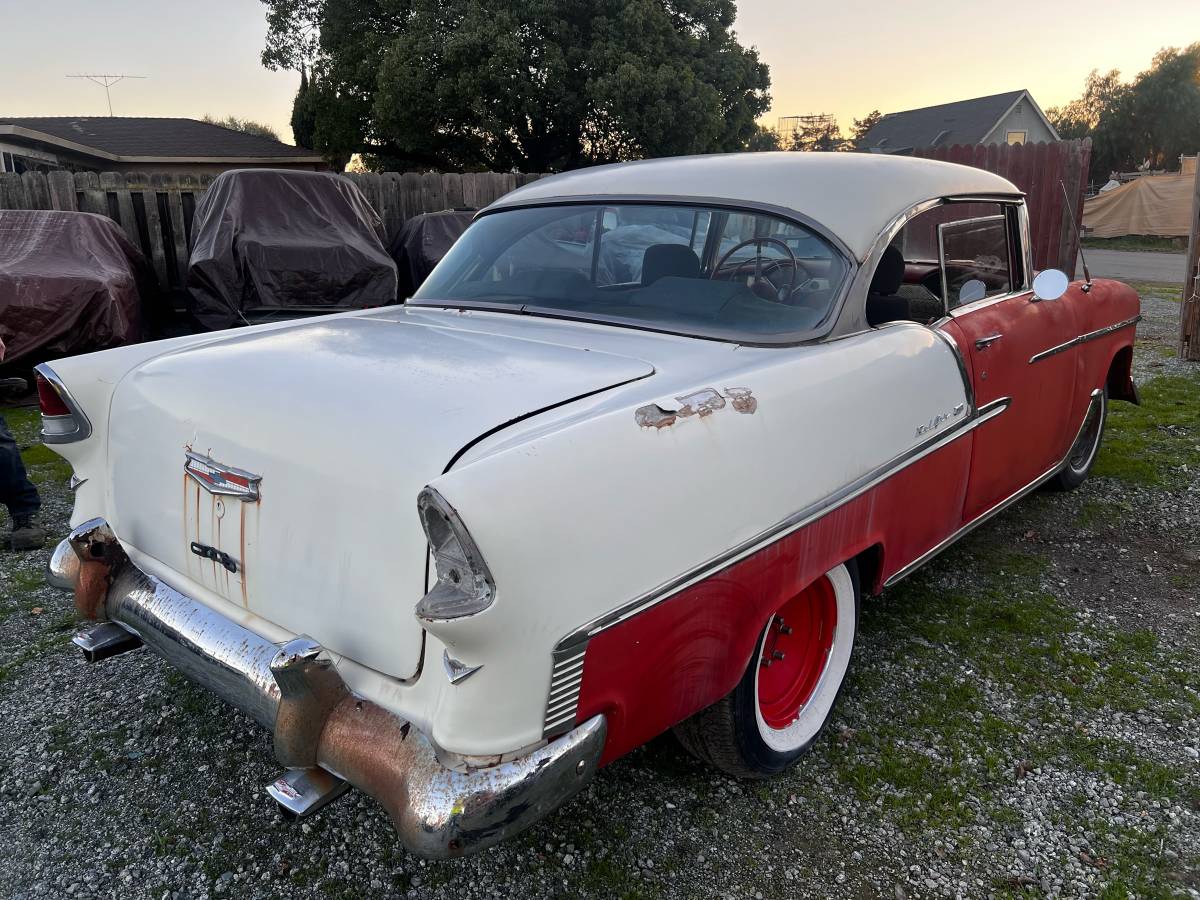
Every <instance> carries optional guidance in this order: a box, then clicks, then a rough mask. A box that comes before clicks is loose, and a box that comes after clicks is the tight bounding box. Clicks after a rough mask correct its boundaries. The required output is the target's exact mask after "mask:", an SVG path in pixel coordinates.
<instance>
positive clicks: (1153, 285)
mask: <svg viewBox="0 0 1200 900" xmlns="http://www.w3.org/2000/svg"><path fill="white" fill-rule="evenodd" d="M1129 286H1130V287H1132V288H1133V289H1134V290H1135V291H1137V292H1138V294H1139V295H1140V296H1142V297H1157V298H1159V299H1160V300H1173V301H1174V302H1176V303H1182V302H1183V283H1182V282H1179V283H1176V282H1172V281H1131V282H1129Z"/></svg>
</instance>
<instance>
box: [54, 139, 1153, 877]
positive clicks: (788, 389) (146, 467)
mask: <svg viewBox="0 0 1200 900" xmlns="http://www.w3.org/2000/svg"><path fill="white" fill-rule="evenodd" d="M1138 309H1139V305H1138V298H1137V295H1136V293H1135V292H1134V291H1133V290H1131V289H1130V288H1129V287H1126V286H1125V285H1122V284H1118V283H1115V282H1107V281H1096V282H1094V283H1076V284H1073V285H1070V286H1068V283H1067V278H1066V276H1065V275H1063V274H1062V273H1060V272H1053V271H1049V272H1042V273H1040V274H1039V275H1038V277H1036V278H1035V277H1034V272H1033V266H1032V257H1031V253H1030V234H1029V220H1028V215H1027V212H1026V207H1025V204H1024V201H1023V198H1022V195H1021V192H1020V191H1019V190H1018V189H1017V188H1015V187H1014V186H1013V185H1012V184H1011V183H1009V182H1008V181H1006V180H1004V179H1003V178H1000V177H998V176H996V175H993V174H989V173H988V172H984V171H980V170H977V169H972V168H965V167H960V166H954V165H947V164H943V163H937V162H930V161H923V160H914V159H901V158H892V157H885V156H875V155H858V154H832V153H829V154H820V153H817V154H807V153H779V154H748V155H726V156H709V157H695V158H680V159H667V160H655V161H647V162H637V163H629V164H623V165H617V166H605V167H598V168H594V169H588V170H584V171H579V172H573V173H569V174H565V175H559V176H556V177H552V178H546V179H544V180H540V181H537V182H535V183H533V184H531V185H528V186H526V187H524V188H522V189H520V190H518V191H515V192H514V193H512V194H509V195H508V196H506V197H504V198H503V199H501V200H500V201H498V202H496V203H495V204H493V205H492V206H491V207H489V208H488V209H486V210H484V211H483V212H481V213H480V214H479V215H478V217H477V219H476V221H475V222H474V223H473V224H472V225H471V226H470V228H469V229H468V230H467V232H466V233H465V234H464V235H463V237H462V238H461V239H460V240H459V241H458V242H457V243H456V244H455V245H454V247H453V248H452V250H451V251H450V253H449V254H448V255H447V256H446V258H445V259H444V260H443V261H442V262H441V263H440V264H439V265H438V267H437V268H436V270H435V271H434V272H433V273H432V275H431V276H430V277H429V279H428V280H427V281H426V282H425V283H424V284H423V285H422V286H421V288H420V290H418V291H417V293H416V295H415V296H414V297H412V298H411V299H410V300H408V302H407V303H405V304H404V305H403V306H399V307H391V308H385V309H376V310H370V311H363V312H355V313H350V314H344V315H337V316H329V317H325V318H320V319H311V320H308V321H302V322H288V323H281V324H275V325H268V326H260V327H256V328H247V329H243V330H239V331H233V332H226V333H223V334H204V335H197V336H191V337H183V338H177V339H173V340H168V341H162V342H159V343H151V344H143V345H140V346H134V347H126V348H121V349H116V350H110V351H107V352H104V353H97V354H92V355H88V356H79V357H74V358H70V359H63V360H59V361H56V362H52V363H50V364H48V365H45V366H42V367H41V368H40V373H41V376H42V380H41V384H40V387H41V392H42V404H43V405H42V409H43V414H44V439H45V441H46V442H47V443H48V444H51V445H52V446H53V447H54V448H55V449H56V450H58V452H60V453H61V454H62V455H63V456H64V457H66V458H67V459H68V460H69V461H70V462H71V464H72V465H73V467H74V469H75V474H76V481H77V483H78V490H77V493H76V500H75V513H74V517H73V519H72V525H73V526H75V527H74V530H73V532H72V534H71V536H70V537H69V538H68V539H67V540H66V541H64V542H63V544H62V545H60V547H59V548H58V550H57V551H56V552H55V554H54V557H53V560H52V562H51V567H50V569H51V572H50V577H51V580H52V581H53V582H54V583H55V584H57V585H59V586H62V587H65V588H70V589H72V590H74V591H75V599H76V604H77V606H78V608H79V609H80V610H81V611H82V612H83V613H84V614H85V615H87V616H89V617H91V618H95V619H98V620H100V622H99V624H98V625H96V626H94V627H93V628H92V629H90V630H89V631H87V632H84V633H82V634H81V635H80V636H79V638H78V639H77V642H78V643H79V644H80V645H81V646H82V647H84V649H85V650H86V651H87V652H88V653H89V655H91V656H92V657H100V656H104V655H109V654H113V653H116V652H118V651H120V650H124V649H128V648H129V647H130V646H132V645H135V644H136V643H138V642H144V643H145V644H146V645H148V646H149V647H150V648H151V649H153V650H154V651H156V652H158V653H160V654H161V655H162V656H164V657H165V658H166V659H167V660H169V661H170V662H171V663H173V664H174V665H176V666H177V667H179V668H180V669H181V670H182V671H183V672H185V673H186V674H187V675H189V676H191V677H192V678H195V679H196V680H197V681H199V682H200V683H202V684H204V685H207V686H208V687H210V688H211V689H212V690H214V691H215V692H217V693H218V694H220V695H221V696H222V697H224V698H226V699H227V700H228V701H229V702H230V703H232V704H233V705H235V706H237V707H239V708H241V709H242V710H244V711H245V712H246V713H248V714H249V715H251V716H253V717H254V718H256V719H257V720H258V721H259V722H261V723H262V724H263V725H264V726H266V727H267V728H270V729H272V730H273V732H274V741H275V749H276V754H277V756H278V757H279V760H280V762H281V763H282V764H283V765H284V766H285V767H286V769H287V772H286V773H285V774H284V775H283V776H282V777H281V778H280V779H279V780H278V781H277V782H275V784H273V785H272V786H271V787H270V791H271V793H272V794H273V795H274V796H275V797H276V799H277V800H279V801H280V802H281V803H282V804H284V805H285V806H286V807H288V808H289V809H291V810H293V811H295V812H298V813H304V812H307V811H310V810H312V809H315V808H317V807H319V806H320V805H321V804H322V803H324V802H326V801H327V800H329V799H331V798H332V797H334V796H336V795H337V794H338V793H339V792H340V791H341V790H343V789H344V788H345V785H346V783H347V782H348V783H349V784H352V785H354V786H357V787H358V788H360V789H362V790H364V791H366V792H367V793H369V794H371V795H372V796H374V797H376V798H377V799H378V800H379V801H380V802H381V803H382V804H383V805H384V806H385V807H386V808H387V810H388V811H389V813H390V814H391V816H392V818H393V820H394V821H395V823H396V826H397V829H398V831H399V834H400V837H401V839H402V840H403V842H404V843H405V845H407V846H408V847H409V848H410V849H411V850H413V851H414V852H416V853H420V854H424V855H428V856H449V855H456V854H462V853H467V852H470V851H473V850H478V849H480V848H482V847H486V846H488V845H489V844H492V843H494V842H496V841H498V840H500V839H501V838H503V837H505V836H507V835H510V834H512V833H515V832H517V831H519V830H520V829H522V828H525V827H526V826H528V825H529V824H531V823H532V822H534V821H536V820H537V819H539V818H540V817H542V816H544V815H546V814H547V813H549V812H550V811H551V810H553V809H555V808H556V807H557V806H559V805H560V804H561V803H563V802H564V801H565V800H567V799H568V798H569V797H571V796H572V795H573V794H574V793H576V792H577V791H579V790H580V789H581V788H582V787H583V786H584V785H585V784H586V783H587V782H588V780H589V779H590V778H591V777H592V776H593V774H594V773H595V771H596V769H597V768H598V767H599V766H602V765H604V764H605V763H608V762H610V761H612V760H614V759H616V758H618V757H620V756H621V755H622V754H624V753H627V752H629V751H630V750H631V749H633V748H635V747H637V746H639V745H640V744H642V743H644V742H646V741H647V740H649V739H650V738H652V737H654V736H655V735H657V734H659V733H661V732H663V731H665V730H667V729H671V728H674V729H675V730H676V732H677V733H678V735H679V736H680V738H681V739H682V741H683V743H684V744H685V745H686V746H687V747H688V748H689V749H691V750H692V751H693V752H694V753H695V754H697V755H698V756H699V757H701V758H702V759H705V760H707V761H709V762H711V763H712V764H713V765H715V766H717V767H718V768H720V769H722V770H724V771H727V772H730V773H733V774H736V775H743V776H762V775H770V774H772V773H777V772H780V771H782V770H783V769H785V768H786V767H787V766H788V765H789V764H791V763H792V762H794V761H795V760H796V759H797V757H798V756H799V755H800V754H802V753H803V752H804V751H805V749H806V748H808V747H809V746H810V745H811V744H812V742H813V741H814V739H816V737H817V735H818V734H819V733H820V731H821V728H822V726H823V725H824V724H825V723H826V721H827V720H828V719H829V716H830V711H831V708H832V706H833V704H834V701H835V700H836V698H837V695H838V692H839V689H840V688H841V686H842V683H843V681H844V679H845V676H846V672H847V667H848V666H849V665H850V660H851V652H852V650H853V647H854V638H855V628H856V622H857V616H858V607H859V601H860V598H861V597H862V596H863V595H864V594H873V593H877V592H879V591H880V590H882V589H883V588H884V587H886V586H888V585H891V584H894V583H895V582H896V581H898V580H899V579H901V578H903V577H904V576H905V575H907V574H908V573H910V572H912V571H913V570H914V569H915V568H917V567H918V566H920V565H921V564H922V563H924V562H926V561H927V560H929V559H930V558H931V557H933V556H934V555H935V554H937V553H938V552H939V551H941V550H943V549H944V548H946V547H947V546H949V545H950V544H951V543H953V542H954V541H955V540H956V539H957V538H959V537H961V536H962V535H963V534H964V533H966V532H967V531H969V530H970V529H972V528H974V527H975V526H977V525H979V524H980V523H981V522H983V521H985V520H986V519H987V518H988V517H989V516H991V515H993V514H995V513H997V512H999V511H1000V510H1002V509H1004V508H1005V507H1006V506H1007V505H1008V504H1010V503H1012V502H1013V501H1014V500H1016V499H1018V498H1020V497H1021V496H1022V495H1024V494H1026V493H1028V492H1029V491H1032V490H1033V489H1034V488H1036V487H1037V486H1038V485H1040V484H1042V483H1044V482H1051V483H1053V484H1055V485H1057V486H1059V487H1062V488H1070V487H1073V486H1075V485H1077V484H1079V483H1080V481H1081V480H1082V479H1083V478H1084V477H1085V476H1086V475H1087V473H1088V470H1089V468H1090V466H1091V464H1092V460H1093V458H1094V457H1095V454H1096V450H1097V447H1098V445H1099V442H1100V438H1101V434H1102V431H1103V427H1104V419H1105V405H1106V402H1107V400H1108V399H1110V398H1119V399H1122V400H1128V401H1133V402H1136V400H1137V395H1136V392H1135V389H1134V386H1133V383H1132V381H1131V379H1130V361H1131V355H1132V345H1133V340H1134V326H1135V324H1136V322H1137V321H1138V318H1139V316H1138Z"/></svg>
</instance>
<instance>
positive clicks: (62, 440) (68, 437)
mask: <svg viewBox="0 0 1200 900" xmlns="http://www.w3.org/2000/svg"><path fill="white" fill-rule="evenodd" d="M33 371H35V372H36V373H37V374H38V375H41V376H42V377H43V378H45V379H46V381H48V382H50V384H51V386H53V388H54V390H55V392H56V393H57V394H58V396H59V397H60V398H61V399H62V402H63V404H64V405H65V406H66V407H67V409H68V410H70V412H71V416H70V417H71V419H72V420H73V421H74V422H75V426H76V427H75V430H74V431H64V432H47V431H46V429H45V428H42V429H40V431H41V434H40V435H39V437H40V438H41V440H42V443H43V444H71V443H74V442H75V441H85V440H87V439H88V438H89V437H91V436H92V422H91V420H90V419H89V418H88V417H87V415H86V414H85V413H84V411H83V409H82V408H81V407H80V406H79V404H78V403H76V402H75V398H74V397H72V396H71V392H70V391H68V390H67V386H66V385H65V384H63V380H62V379H61V378H59V377H58V374H57V373H56V372H55V371H54V370H53V369H51V368H50V366H48V365H47V364H46V363H39V364H38V365H36V366H34V367H33ZM46 418H52V419H54V420H56V421H58V420H60V419H65V418H67V417H66V416H47V417H46Z"/></svg>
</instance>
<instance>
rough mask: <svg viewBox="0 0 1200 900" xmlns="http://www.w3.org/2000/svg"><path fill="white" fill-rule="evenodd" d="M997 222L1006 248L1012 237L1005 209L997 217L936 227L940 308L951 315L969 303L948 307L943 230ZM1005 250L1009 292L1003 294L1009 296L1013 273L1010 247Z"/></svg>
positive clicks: (956, 221)
mask: <svg viewBox="0 0 1200 900" xmlns="http://www.w3.org/2000/svg"><path fill="white" fill-rule="evenodd" d="M997 220H999V221H1001V222H1003V223H1004V233H1005V238H1004V243H1005V245H1006V246H1007V245H1008V243H1009V239H1010V238H1011V236H1012V235H1011V233H1010V232H1009V219H1008V210H1007V209H1004V210H1003V212H1001V213H999V214H998V215H991V216H972V217H971V218H969V219H955V220H954V221H953V222H943V223H942V224H940V225H939V226H938V267H939V268H940V269H941V270H942V306H943V308H944V309H945V310H946V311H947V312H950V313H951V314H953V312H954V310H956V309H963V308H964V307H967V306H970V304H969V303H960V304H959V305H957V306H955V307H953V308H951V306H950V290H949V286H948V284H947V282H946V237H945V229H946V228H948V227H949V226H951V225H970V224H972V223H974V222H995V221H997ZM1007 249H1008V254H1007V255H1008V283H1009V290H1007V291H1005V292H1004V293H1005V294H1011V293H1014V292H1013V290H1012V280H1013V277H1012V275H1013V272H1012V247H1008V248H1007ZM991 299H992V298H991V297H981V298H980V299H979V300H974V301H972V302H973V303H980V302H982V301H983V300H991Z"/></svg>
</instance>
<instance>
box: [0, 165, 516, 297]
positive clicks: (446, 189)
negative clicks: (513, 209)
mask: <svg viewBox="0 0 1200 900" xmlns="http://www.w3.org/2000/svg"><path fill="white" fill-rule="evenodd" d="M214 177H216V176H214V175H190V176H189V175H179V176H174V175H140V174H137V173H131V174H126V175H122V174H116V173H113V172H103V173H100V174H97V173H95V172H50V173H48V174H46V173H42V172H26V173H24V174H21V175H15V174H0V209H65V210H78V211H80V212H90V213H99V214H100V215H104V216H108V217H109V218H111V219H113V220H114V221H116V222H117V223H118V224H119V225H120V226H121V228H122V230H124V232H125V234H126V235H127V236H128V237H129V239H130V240H131V241H132V242H133V243H134V245H135V246H137V247H138V248H140V249H141V251H142V252H143V253H144V254H145V256H146V258H147V259H148V260H150V262H151V263H152V264H153V266H154V271H155V274H156V275H157V276H158V282H159V284H160V285H161V286H162V288H163V289H164V290H167V291H172V290H180V289H182V288H183V286H184V284H185V283H186V281H187V267H188V248H189V246H190V245H191V236H192V217H193V215H194V214H195V212H196V204H197V203H198V202H199V200H200V198H201V197H202V196H203V195H204V192H205V191H206V190H207V189H208V186H209V184H211V183H212V180H213V178H214ZM345 177H346V178H349V179H350V180H351V181H352V182H354V183H355V184H356V185H358V187H359V189H360V190H362V192H363V194H365V195H366V197H367V200H369V201H370V203H371V205H372V206H373V207H374V208H375V211H376V212H378V213H379V216H380V218H381V219H383V224H384V227H385V228H386V229H387V236H388V239H389V240H390V239H391V238H392V237H393V236H394V235H395V234H396V232H397V231H399V230H400V226H401V225H403V224H404V221H405V220H406V219H408V218H410V217H412V216H415V215H417V214H419V213H425V212H437V211H438V210H442V209H451V208H453V207H464V206H466V207H477V208H478V207H484V206H487V205H488V204H489V203H491V202H492V201H493V200H496V199H497V198H499V197H501V196H503V195H504V194H507V193H508V192H509V191H511V190H514V189H515V188H517V187H519V186H520V185H523V184H528V183H529V182H530V181H535V180H536V179H537V178H538V177H539V176H537V175H512V174H501V173H496V172H479V173H467V174H462V175H459V174H447V175H442V174H437V173H432V172H431V173H427V174H418V173H415V172H406V173H403V174H401V173H398V172H384V173H369V174H355V175H346V176H345Z"/></svg>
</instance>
